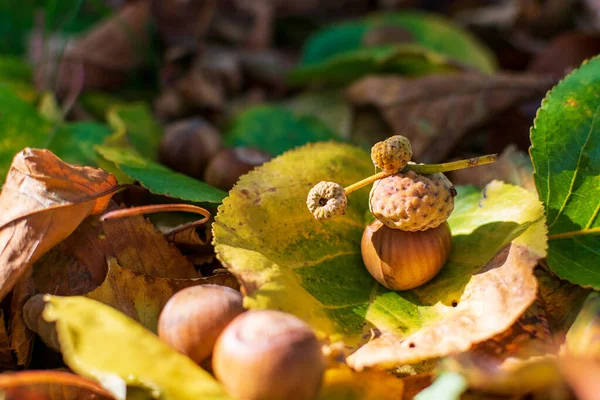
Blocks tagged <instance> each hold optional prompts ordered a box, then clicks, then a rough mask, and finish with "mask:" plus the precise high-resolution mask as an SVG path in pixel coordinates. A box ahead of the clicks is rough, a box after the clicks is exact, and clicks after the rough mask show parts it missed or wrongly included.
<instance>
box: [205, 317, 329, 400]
mask: <svg viewBox="0 0 600 400" xmlns="http://www.w3.org/2000/svg"><path fill="white" fill-rule="evenodd" d="M324 370H325V360H324V357H323V355H322V353H321V346H320V344H319V341H318V340H317V338H316V336H315V334H314V333H313V331H312V329H311V328H310V326H308V325H307V324H306V323H304V322H303V321H301V320H300V319H298V318H297V317H295V316H293V315H290V314H286V313H283V312H281V311H272V310H256V311H248V312H247V313H245V314H242V315H240V316H239V317H237V318H236V319H235V320H233V322H232V323H231V324H230V325H229V326H228V327H227V328H226V329H225V330H224V331H223V333H222V334H221V336H220V337H219V339H218V340H217V344H216V345H215V351H214V354H213V371H214V373H215V376H216V377H217V379H219V380H220V381H221V383H223V384H224V385H225V387H227V389H228V390H229V392H230V393H231V394H232V395H233V396H235V397H237V398H240V399H244V400H259V399H260V400H269V399H272V400H276V399H277V400H279V399H287V400H309V399H314V398H316V396H317V394H318V392H319V389H320V387H321V383H322V380H323V373H324Z"/></svg>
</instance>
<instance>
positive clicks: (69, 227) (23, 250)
mask: <svg viewBox="0 0 600 400" xmlns="http://www.w3.org/2000/svg"><path fill="white" fill-rule="evenodd" d="M116 188H117V181H116V179H115V177H114V176H113V175H110V174H108V173H107V172H105V171H103V170H101V169H96V168H89V167H75V166H72V165H70V164H67V163H64V162H62V161H61V160H60V159H59V158H58V157H56V156H55V155H54V154H52V152H50V151H48V150H37V149H29V148H27V149H25V150H23V151H22V152H20V153H18V154H17V155H16V156H15V158H14V160H13V163H12V165H11V168H10V171H9V173H8V176H7V179H6V183H5V184H4V187H3V188H2V193H1V194H0V214H1V216H0V299H2V298H4V297H5V296H6V295H7V294H8V293H9V292H10V291H11V290H12V289H13V288H14V286H15V285H16V283H17V281H18V280H19V278H20V277H21V276H23V274H25V272H26V271H27V270H28V268H29V267H30V265H31V264H32V263H33V262H35V261H36V260H38V259H39V258H40V257H41V256H42V255H43V254H44V253H46V252H47V251H48V250H50V249H51V248H52V247H54V246H55V245H56V244H57V243H59V242H60V241H62V240H64V239H65V238H67V237H68V236H69V235H70V234H71V233H72V232H73V231H74V230H75V229H76V228H77V226H78V225H79V224H80V223H81V221H83V220H84V219H85V218H86V217H87V216H88V215H92V214H98V213H100V212H102V211H103V210H104V209H105V208H106V206H107V204H108V201H109V199H110V196H111V195H112V193H114V191H115V189H116Z"/></svg>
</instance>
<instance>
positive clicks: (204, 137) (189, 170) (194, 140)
mask: <svg viewBox="0 0 600 400" xmlns="http://www.w3.org/2000/svg"><path fill="white" fill-rule="evenodd" d="M222 144H223V142H222V139H221V135H220V134H219V132H218V131H217V130H216V129H215V128H214V127H213V126H212V125H211V124H210V123H209V122H207V121H205V120H203V119H202V118H189V119H185V120H181V121H177V122H175V123H173V124H170V125H168V126H167V128H166V129H165V135H164V137H163V139H162V141H161V144H160V149H159V160H160V162H161V163H163V164H164V165H166V166H167V167H169V168H171V169H172V170H174V171H177V172H181V173H182V174H186V175H189V176H191V177H193V178H196V179H202V174H203V173H204V169H205V168H206V165H207V164H208V162H209V160H210V159H211V158H212V157H213V156H214V155H215V154H217V152H218V151H219V150H220V149H221V146H222Z"/></svg>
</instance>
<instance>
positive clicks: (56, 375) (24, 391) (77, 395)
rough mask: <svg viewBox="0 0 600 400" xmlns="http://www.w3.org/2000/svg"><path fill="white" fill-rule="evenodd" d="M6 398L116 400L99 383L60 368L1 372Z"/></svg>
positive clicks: (2, 387) (24, 399)
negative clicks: (58, 369) (61, 370)
mask: <svg viewBox="0 0 600 400" xmlns="http://www.w3.org/2000/svg"><path fill="white" fill-rule="evenodd" d="M0 392H3V393H4V396H5V397H3V398H4V399H6V400H19V399H20V400H74V399H80V400H85V399H89V400H92V399H94V400H114V399H115V397H114V396H113V395H112V394H111V393H110V392H108V391H106V390H105V389H103V388H102V386H100V385H99V384H97V383H96V382H94V381H91V380H89V379H86V378H82V377H80V376H77V375H75V374H71V373H67V372H59V371H23V372H17V373H13V374H2V375H0Z"/></svg>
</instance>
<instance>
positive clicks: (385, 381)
mask: <svg viewBox="0 0 600 400" xmlns="http://www.w3.org/2000/svg"><path fill="white" fill-rule="evenodd" d="M403 392H404V381H403V380H402V379H400V378H398V377H396V376H394V375H391V374H389V373H386V372H382V371H362V372H355V371H352V370H351V369H349V368H348V367H339V368H332V369H328V370H327V371H325V379H324V382H323V388H322V389H321V392H320V393H319V397H318V398H319V400H339V399H344V400H398V399H401V398H402V395H403Z"/></svg>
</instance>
